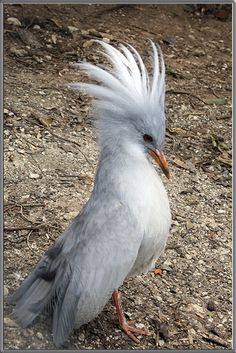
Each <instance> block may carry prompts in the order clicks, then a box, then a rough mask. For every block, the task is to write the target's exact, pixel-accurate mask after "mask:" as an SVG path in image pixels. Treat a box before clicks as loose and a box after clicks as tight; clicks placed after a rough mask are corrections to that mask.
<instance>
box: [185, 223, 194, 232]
mask: <svg viewBox="0 0 236 353" xmlns="http://www.w3.org/2000/svg"><path fill="white" fill-rule="evenodd" d="M186 228H187V229H188V230H190V229H193V223H192V222H190V221H187V222H186Z"/></svg>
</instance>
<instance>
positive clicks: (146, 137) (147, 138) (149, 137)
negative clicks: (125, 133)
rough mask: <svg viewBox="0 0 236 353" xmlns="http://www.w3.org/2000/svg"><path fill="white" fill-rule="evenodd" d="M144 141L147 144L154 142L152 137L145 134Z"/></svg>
mask: <svg viewBox="0 0 236 353" xmlns="http://www.w3.org/2000/svg"><path fill="white" fill-rule="evenodd" d="M143 139H144V141H146V142H152V141H153V138H152V136H150V135H147V134H144V135H143Z"/></svg>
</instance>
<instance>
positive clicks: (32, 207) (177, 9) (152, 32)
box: [4, 5, 232, 349]
mask: <svg viewBox="0 0 236 353" xmlns="http://www.w3.org/2000/svg"><path fill="white" fill-rule="evenodd" d="M224 11H225V10H224V8H221V7H218V8H216V9H211V8H210V9H209V8H201V9H200V8H194V6H192V7H191V6H188V5H186V6H182V5H5V6H4V16H5V24H4V39H5V40H4V95H5V98H4V147H5V168H4V169H5V209H4V219H5V252H4V254H5V269H4V274H5V278H4V280H5V287H4V294H5V297H6V296H7V294H8V293H11V292H12V291H13V289H15V288H16V287H17V286H18V285H19V284H20V283H21V281H22V280H23V278H24V277H25V276H26V275H27V273H29V271H30V270H31V269H32V267H33V266H34V264H36V263H37V261H38V260H39V259H40V257H41V256H42V254H43V253H44V252H45V250H46V249H47V248H48V246H49V245H50V244H51V243H52V242H53V239H55V238H57V237H58V235H59V234H60V233H61V232H62V231H63V230H64V229H65V227H66V226H67V225H68V224H69V222H70V221H71V220H72V219H73V217H74V216H75V215H76V214H77V213H78V212H79V210H80V209H81V207H82V206H83V204H84V203H85V202H86V200H88V198H89V195H90V193H91V190H92V187H93V180H94V173H95V170H96V164H97V159H98V153H99V151H98V146H97V144H96V133H95V130H94V128H93V116H92V115H93V114H92V112H91V110H90V99H89V98H88V97H85V96H83V95H79V94H77V93H75V92H73V91H71V90H69V89H68V88H67V86H66V85H67V84H68V83H71V82H75V81H81V80H83V81H85V80H86V77H85V76H84V75H83V76H82V74H81V73H80V72H79V71H77V70H75V69H74V68H73V63H75V62H77V61H78V60H87V61H90V62H92V63H95V62H96V63H98V62H100V63H101V60H102V59H101V55H100V54H99V53H98V52H97V51H96V49H97V45H96V44H93V43H92V41H91V39H94V38H103V39H104V40H105V41H107V42H110V43H111V44H114V45H117V44H118V43H119V42H125V43H129V44H131V45H133V46H134V47H135V48H136V49H137V50H138V51H139V52H140V53H141V55H142V57H143V58H144V60H145V61H146V62H147V63H148V62H149V61H148V59H149V46H148V38H149V39H152V40H153V41H155V42H159V43H160V45H161V48H162V50H163V53H164V58H165V62H166V67H167V69H166V71H167V78H166V82H167V94H166V117H167V133H166V151H165V154H166V156H167V158H168V161H169V165H170V170H171V179H170V181H166V180H165V179H164V177H163V182H164V183H165V186H166V188H167V190H168V194H169V198H170V203H171V209H172V215H173V222H172V228H171V235H170V237H169V240H168V244H167V247H166V251H165V253H164V255H163V256H162V257H161V258H160V259H159V260H158V261H157V264H156V267H157V268H158V269H159V270H158V271H157V274H156V275H155V274H154V273H153V272H150V273H149V274H147V275H144V276H138V277H136V278H134V279H132V280H129V281H126V282H125V283H124V285H123V286H122V288H121V293H122V303H123V307H124V310H125V313H126V315H127V318H128V319H129V320H134V324H135V325H136V326H137V327H139V328H143V327H145V328H146V329H148V330H149V331H150V332H151V336H150V337H140V343H139V344H137V343H134V342H132V341H131V340H130V339H129V338H128V337H126V336H125V334H124V333H123V332H122V331H121V330H120V329H119V326H118V322H117V319H116V316H115V310H114V307H113V305H112V301H110V302H109V303H108V304H107V305H106V307H105V309H104V310H103V312H102V313H101V314H100V315H99V317H98V318H97V319H96V320H94V321H93V322H90V323H89V324H87V325H85V326H83V327H81V329H80V330H77V331H74V332H73V334H72V335H71V336H70V338H69V340H68V341H67V342H66V345H65V348H66V349H83V348H84V349H85V348H86V349H156V348H159V349H160V348H161V349H217V348H218V349H220V348H221V349H223V348H225V349H230V348H231V344H232V340H231V334H232V331H231V325H232V313H231V310H232V291H231V280H232V277H231V246H232V244H231V176H232V174H231V123H232V121H231V16H230V14H229V15H228V13H227V12H226V11H225V12H224ZM12 17H13V18H15V19H13V20H12V19H9V18H12ZM17 20H18V22H17ZM19 21H20V22H19ZM147 65H148V64H147ZM157 172H158V173H159V172H160V170H159V169H158V168H157ZM12 311H13V308H12V307H11V306H9V305H7V303H5V318H4V348H5V349H55V347H54V344H53V341H52V335H51V322H50V319H48V318H47V317H44V316H41V317H40V318H39V320H37V322H36V323H35V324H34V325H33V326H32V327H29V328H27V329H22V328H20V327H19V326H18V325H17V323H16V322H15V319H14V316H13V314H12Z"/></svg>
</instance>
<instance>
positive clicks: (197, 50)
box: [193, 49, 206, 56]
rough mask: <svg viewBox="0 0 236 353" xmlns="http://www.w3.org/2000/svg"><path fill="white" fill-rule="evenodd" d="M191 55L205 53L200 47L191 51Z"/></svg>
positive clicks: (202, 54)
mask: <svg viewBox="0 0 236 353" xmlns="http://www.w3.org/2000/svg"><path fill="white" fill-rule="evenodd" d="M193 55H195V56H204V55H206V53H205V52H204V50H202V49H195V50H194V52H193Z"/></svg>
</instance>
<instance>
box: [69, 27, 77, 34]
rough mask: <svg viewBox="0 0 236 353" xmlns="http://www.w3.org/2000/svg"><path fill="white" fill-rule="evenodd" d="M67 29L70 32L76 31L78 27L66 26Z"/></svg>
mask: <svg viewBox="0 0 236 353" xmlns="http://www.w3.org/2000/svg"><path fill="white" fill-rule="evenodd" d="M67 29H68V31H69V32H70V33H71V34H72V33H74V32H77V31H78V30H79V28H77V27H75V26H68V27H67Z"/></svg>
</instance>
